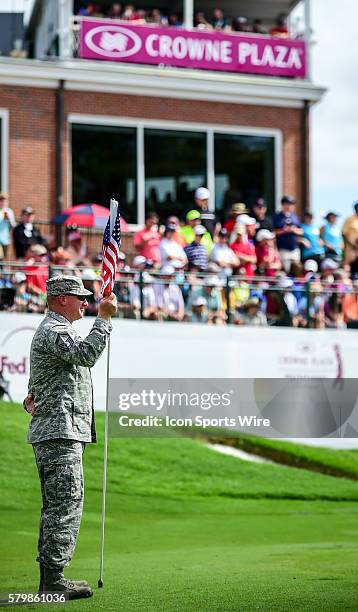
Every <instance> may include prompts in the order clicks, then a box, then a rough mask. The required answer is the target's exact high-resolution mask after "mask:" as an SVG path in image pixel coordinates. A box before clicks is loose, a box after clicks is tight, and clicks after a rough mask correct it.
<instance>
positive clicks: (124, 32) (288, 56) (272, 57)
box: [80, 19, 306, 78]
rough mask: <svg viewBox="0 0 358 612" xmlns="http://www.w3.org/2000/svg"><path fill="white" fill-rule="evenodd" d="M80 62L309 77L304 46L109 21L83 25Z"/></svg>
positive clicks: (269, 38)
mask: <svg viewBox="0 0 358 612" xmlns="http://www.w3.org/2000/svg"><path fill="white" fill-rule="evenodd" d="M80 56H81V58H85V59H102V60H107V61H108V60H109V61H115V62H133V63H136V64H156V65H158V64H164V65H167V66H178V67H182V68H201V69H204V70H223V71H225V72H245V73H249V74H265V75H271V76H287V77H301V78H304V77H305V76H306V47H305V43H304V42H303V41H301V40H288V39H281V38H280V39H278V38H271V37H269V36H257V35H246V34H227V33H222V32H203V31H200V30H183V29H178V28H162V27H156V26H149V25H148V26H147V25H145V26H144V25H130V24H128V23H124V22H118V21H117V22H113V20H108V19H83V20H82V21H81V50H80Z"/></svg>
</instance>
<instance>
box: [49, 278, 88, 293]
mask: <svg viewBox="0 0 358 612" xmlns="http://www.w3.org/2000/svg"><path fill="white" fill-rule="evenodd" d="M46 292H47V295H81V296H86V295H92V291H87V289H85V288H84V286H83V282H82V279H81V278H78V277H77V276H54V277H53V278H49V280H48V281H46Z"/></svg>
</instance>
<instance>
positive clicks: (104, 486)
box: [98, 337, 111, 589]
mask: <svg viewBox="0 0 358 612" xmlns="http://www.w3.org/2000/svg"><path fill="white" fill-rule="evenodd" d="M110 352H111V337H109V338H108V350H107V390H106V425H105V430H104V455H103V482H102V524H101V555H100V560H99V578H98V588H99V589H102V587H103V557H104V522H105V518H106V490H107V456H108V395H109V393H108V387H109V359H110Z"/></svg>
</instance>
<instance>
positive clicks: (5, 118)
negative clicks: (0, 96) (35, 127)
mask: <svg viewBox="0 0 358 612" xmlns="http://www.w3.org/2000/svg"><path fill="white" fill-rule="evenodd" d="M0 119H1V143H0V146H1V168H0V172H1V191H5V192H8V191H9V111H8V109H7V108H0Z"/></svg>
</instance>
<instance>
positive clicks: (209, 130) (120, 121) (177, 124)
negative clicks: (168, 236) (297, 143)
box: [67, 113, 283, 230]
mask: <svg viewBox="0 0 358 612" xmlns="http://www.w3.org/2000/svg"><path fill="white" fill-rule="evenodd" d="M67 121H68V127H69V128H71V126H72V124H73V123H77V124H81V123H82V124H85V125H103V126H113V127H134V128H137V219H138V224H132V225H130V229H131V230H135V229H137V228H138V227H139V226H140V225H143V224H144V217H145V198H144V193H145V168H144V130H145V128H152V129H153V128H154V129H158V130H161V129H162V130H177V131H183V132H184V131H187V132H202V133H203V134H206V159H207V177H208V185H207V186H208V189H209V190H210V193H211V198H210V205H211V208H212V209H214V203H215V167H214V134H215V133H217V132H218V133H221V134H237V135H241V136H267V137H271V138H273V139H274V166H275V167H274V181H275V198H276V201H275V210H280V202H281V197H282V164H283V161H282V156H283V149H282V142H283V138H282V132H281V130H279V129H274V128H260V127H247V126H239V125H223V124H220V123H194V122H189V121H188V122H183V121H166V120H162V119H144V118H140V119H135V118H134V119H132V118H128V117H116V116H107V115H106V116H103V115H90V114H88V115H87V114H82V113H71V114H69V115H68V117H67ZM69 164H70V166H69V172H68V176H69V177H71V175H72V147H71V148H70V154H69ZM68 189H69V193H71V194H72V185H71V184H69V185H68ZM71 197H72V195H71Z"/></svg>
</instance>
